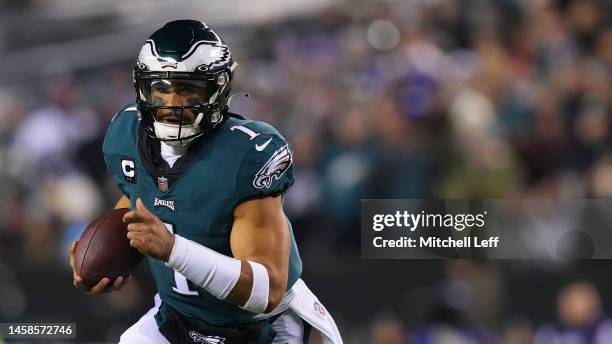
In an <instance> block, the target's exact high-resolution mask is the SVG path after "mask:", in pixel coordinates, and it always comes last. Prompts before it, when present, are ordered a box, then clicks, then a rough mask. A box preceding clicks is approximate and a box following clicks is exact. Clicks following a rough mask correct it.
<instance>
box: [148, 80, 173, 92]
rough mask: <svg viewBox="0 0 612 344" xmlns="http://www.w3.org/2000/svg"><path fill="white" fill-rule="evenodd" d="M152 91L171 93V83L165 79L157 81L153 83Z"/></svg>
mask: <svg viewBox="0 0 612 344" xmlns="http://www.w3.org/2000/svg"><path fill="white" fill-rule="evenodd" d="M151 92H159V93H170V85H169V84H166V83H165V82H163V81H157V82H154V83H152V84H151Z"/></svg>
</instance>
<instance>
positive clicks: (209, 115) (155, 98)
mask: <svg viewBox="0 0 612 344" xmlns="http://www.w3.org/2000/svg"><path fill="white" fill-rule="evenodd" d="M136 73H137V74H139V75H138V78H136V88H137V95H138V97H137V100H138V104H139V107H140V111H141V120H142V121H143V122H144V124H145V125H146V127H147V129H148V133H149V135H150V136H153V137H155V138H157V139H158V140H160V141H163V142H166V143H167V144H169V145H171V146H184V145H187V144H188V143H190V142H192V141H193V140H195V139H196V138H198V137H200V136H202V135H204V134H206V133H207V132H209V131H211V130H212V129H214V128H215V127H217V126H218V125H219V124H221V123H222V122H223V120H224V119H225V116H224V114H225V112H226V111H227V108H226V106H225V104H226V100H225V99H219V98H220V97H223V98H226V97H227V93H229V89H226V88H228V87H227V86H228V83H227V78H228V76H227V73H220V74H218V75H217V76H216V77H215V78H210V77H206V76H194V75H193V74H192V73H189V74H191V75H186V74H187V73H172V72H162V73H155V72H140V73H138V72H136ZM211 79H214V80H211ZM219 104H224V106H222V107H221V108H220V106H219Z"/></svg>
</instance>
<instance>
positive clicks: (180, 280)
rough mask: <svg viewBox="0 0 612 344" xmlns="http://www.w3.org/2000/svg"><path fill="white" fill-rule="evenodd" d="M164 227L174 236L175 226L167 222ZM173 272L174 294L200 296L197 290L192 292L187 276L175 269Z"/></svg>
mask: <svg viewBox="0 0 612 344" xmlns="http://www.w3.org/2000/svg"><path fill="white" fill-rule="evenodd" d="M164 225H166V228H167V229H168V231H169V232H170V233H172V234H174V225H172V224H171V223H166V222H164ZM172 271H173V272H174V285H173V286H172V290H174V292H176V293H178V294H181V295H187V296H196V295H199V294H198V291H197V290H192V289H190V288H189V285H190V284H191V282H189V281H188V280H187V278H186V277H185V276H183V275H182V274H181V273H180V272H178V271H176V270H174V269H173V270H172Z"/></svg>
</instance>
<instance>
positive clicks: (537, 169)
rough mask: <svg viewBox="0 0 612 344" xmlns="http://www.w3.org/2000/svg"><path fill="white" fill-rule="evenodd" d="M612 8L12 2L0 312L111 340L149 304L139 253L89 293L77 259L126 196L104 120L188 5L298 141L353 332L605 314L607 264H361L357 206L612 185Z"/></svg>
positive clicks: (520, 334) (316, 270) (303, 242)
mask: <svg viewBox="0 0 612 344" xmlns="http://www.w3.org/2000/svg"><path fill="white" fill-rule="evenodd" d="M610 13H612V8H611V6H610V2H606V1H604V0H601V1H595V0H579V1H553V0H534V1H528V0H501V1H485V0H467V1H452V0H419V1H417V0H412V1H365V0H363V1H348V0H347V1H340V0H337V1H331V0H316V1H315V0H299V1H297V0H296V1H289V2H288V1H274V0H262V1H246V0H240V1H225V2H222V1H206V2H200V1H195V0H190V1H182V2H180V3H174V2H170V1H167V2H164V1H144V0H136V1H129V2H128V1H119V0H111V1H96V2H93V1H90V2H86V1H71V0H53V1H37V0H27V1H17V0H15V1H9V0H4V1H0V204H1V207H0V322H16V321H72V322H77V326H78V333H79V338H78V342H113V341H116V339H117V336H118V334H120V333H121V332H122V331H123V330H124V329H125V328H127V327H128V326H129V325H131V324H132V323H133V322H135V321H136V320H137V319H138V317H139V316H140V315H141V314H143V312H144V310H145V309H148V307H150V305H151V304H152V298H151V296H152V294H153V287H152V285H151V278H150V277H149V275H148V271H147V269H146V267H145V266H142V267H141V268H140V270H139V271H138V273H137V274H136V276H135V278H134V280H132V281H131V282H130V283H129V285H128V286H127V287H126V288H125V289H124V290H122V291H121V292H118V293H113V294H109V295H105V296H100V297H89V296H86V295H83V294H81V293H80V292H78V291H77V290H75V289H73V287H72V279H71V273H70V270H69V266H68V264H67V262H68V259H67V253H66V252H67V247H68V245H69V243H70V242H71V241H72V240H74V239H75V238H77V237H78V236H79V234H80V232H81V231H82V229H83V228H84V225H85V224H87V223H88V221H89V220H91V218H93V217H94V216H95V215H97V214H99V213H101V212H103V211H105V210H106V209H109V208H110V207H111V206H112V204H113V203H114V201H115V200H116V199H117V198H118V196H119V194H118V190H117V189H116V188H115V187H114V185H113V183H112V182H111V180H110V178H109V176H108V174H107V173H106V171H105V167H104V164H103V160H102V155H101V152H100V146H101V140H102V137H103V134H104V130H105V127H106V125H107V123H108V121H109V120H110V118H111V117H112V116H113V115H114V114H115V112H116V111H117V110H119V109H120V108H121V107H122V106H123V105H124V104H126V103H128V102H130V101H131V99H132V98H133V97H134V95H133V88H132V83H131V67H132V65H133V63H134V60H135V57H136V55H137V53H138V51H139V49H140V46H141V44H142V42H143V41H144V40H145V39H146V37H147V36H148V35H149V34H150V33H151V32H152V31H154V30H155V29H156V28H158V27H159V26H160V25H161V24H162V23H163V22H166V21H168V20H171V19H179V18H193V19H201V20H204V21H206V22H208V23H209V24H211V25H212V26H213V27H214V28H216V29H217V30H218V32H220V34H221V35H222V37H224V38H225V40H226V42H227V43H228V44H229V45H230V48H231V49H232V51H233V53H234V55H235V59H236V60H237V61H238V62H239V63H240V65H239V67H238V69H237V71H236V82H235V84H234V85H235V86H234V91H248V92H251V93H252V95H253V96H252V97H250V98H240V97H237V98H235V100H234V101H233V104H232V110H233V111H234V112H238V113H241V114H244V115H246V116H249V117H252V118H255V119H260V120H264V121H268V122H270V123H271V124H273V125H274V126H276V127H277V128H278V129H279V130H280V131H281V132H282V133H283V134H284V135H285V136H286V137H287V138H288V139H289V141H290V142H292V144H293V146H294V149H295V165H296V176H297V180H296V184H295V185H294V187H293V188H292V189H291V191H290V192H289V193H288V195H287V197H286V203H285V204H286V211H287V213H288V215H289V216H290V218H291V219H292V221H293V224H294V228H295V231H296V235H297V239H298V243H299V245H300V249H301V254H302V258H303V261H304V274H303V278H304V280H305V281H306V282H307V283H308V284H309V285H310V286H311V288H312V289H313V290H314V291H315V292H316V293H317V294H318V296H319V297H320V298H321V299H322V300H323V302H324V303H325V304H326V306H327V308H328V309H329V310H330V311H331V312H332V314H334V316H335V318H336V320H337V322H338V324H339V326H340V328H341V332H342V333H343V336H344V339H345V342H347V343H378V344H383V343H388V344H393V343H517V344H518V343H530V342H533V341H535V342H537V343H547V342H551V339H550V338H549V337H546V333H547V331H546V329H547V328H549V327H547V326H548V325H551V324H559V322H560V323H561V324H564V325H565V326H569V327H571V326H574V327H589V326H590V324H591V323H592V322H593V319H605V318H606V316H607V315H608V314H609V312H610V310H612V278H610V274H611V272H612V271H611V269H610V263H609V262H608V261H580V262H544V261H520V260H517V261H466V260H457V261H363V260H361V259H360V253H359V220H358V219H359V217H358V215H357V214H359V204H360V202H359V200H360V199H361V198H428V197H433V198H468V197H474V198H506V197H531V198H556V197H578V198H580V197H582V198H584V197H597V198H605V197H609V196H611V195H612V150H610V115H611V107H610V101H611V94H612V92H611V91H612V88H611V82H610V81H611V80H610V75H611V74H610V69H611V67H612V26H611V25H610V23H611V22H610V18H612V16H610ZM542 223H543V225H545V226H552V227H553V228H554V226H556V225H559V224H558V223H555V221H554V220H550V219H545V218H543V219H542ZM576 281H579V282H578V283H576ZM568 286H569V288H568ZM564 288H565V289H564ZM562 291H565V292H562ZM598 293H599V294H598ZM604 326H609V325H605V323H604ZM604 334H605V338H604V339H605V340H604V342H612V335H610V331H609V330H608V331H604ZM0 342H2V340H1V339H0Z"/></svg>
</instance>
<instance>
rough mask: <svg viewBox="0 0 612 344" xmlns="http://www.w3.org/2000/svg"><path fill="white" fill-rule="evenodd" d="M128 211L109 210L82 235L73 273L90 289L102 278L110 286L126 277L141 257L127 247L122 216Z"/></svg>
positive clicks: (127, 242)
mask: <svg viewBox="0 0 612 344" xmlns="http://www.w3.org/2000/svg"><path fill="white" fill-rule="evenodd" d="M128 211H129V209H128V208H120V209H113V210H111V211H110V212H108V213H106V214H104V215H102V216H100V217H98V218H97V219H95V220H94V221H93V222H91V224H89V226H87V228H86V229H85V231H84V232H83V234H82V235H81V238H80V239H79V242H78V244H77V247H76V254H75V258H76V272H77V274H78V275H79V276H81V277H82V278H83V282H84V283H85V284H86V285H87V286H89V287H92V286H94V285H96V284H97V283H98V282H99V281H100V280H101V279H102V278H104V277H108V278H110V280H111V283H112V282H113V281H114V280H115V278H117V277H118V276H128V275H130V273H131V271H132V270H134V268H136V266H138V264H139V263H140V262H141V261H142V259H143V258H144V255H142V254H141V253H140V252H138V250H136V249H135V248H133V247H131V246H130V242H129V240H128V238H127V223H124V222H123V215H124V214H125V213H127V212H128Z"/></svg>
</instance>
